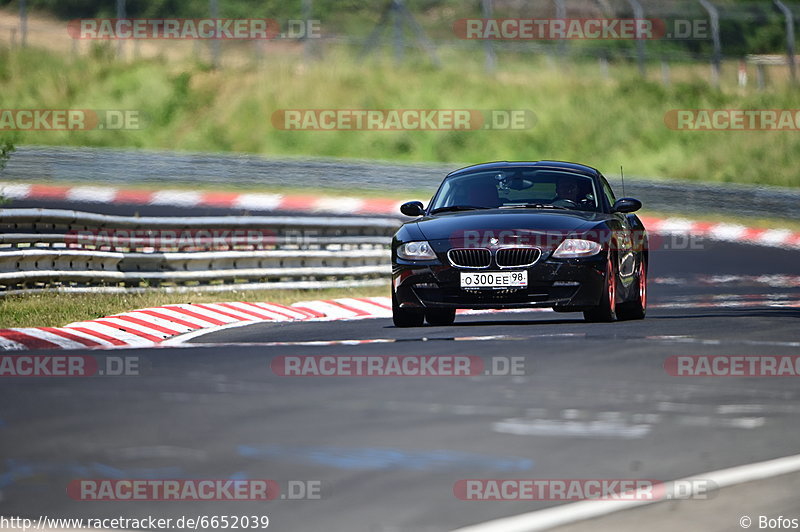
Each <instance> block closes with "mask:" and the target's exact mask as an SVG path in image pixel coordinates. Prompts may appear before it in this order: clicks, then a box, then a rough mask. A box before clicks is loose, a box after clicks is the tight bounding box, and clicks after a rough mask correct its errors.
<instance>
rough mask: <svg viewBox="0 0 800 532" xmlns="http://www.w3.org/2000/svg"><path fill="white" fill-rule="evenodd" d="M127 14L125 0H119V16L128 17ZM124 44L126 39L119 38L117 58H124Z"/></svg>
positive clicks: (119, 17)
mask: <svg viewBox="0 0 800 532" xmlns="http://www.w3.org/2000/svg"><path fill="white" fill-rule="evenodd" d="M126 17H127V14H126V12H125V0H117V18H118V19H121V18H126ZM124 44H125V41H124V40H123V39H117V58H118V59H122V56H123V55H124Z"/></svg>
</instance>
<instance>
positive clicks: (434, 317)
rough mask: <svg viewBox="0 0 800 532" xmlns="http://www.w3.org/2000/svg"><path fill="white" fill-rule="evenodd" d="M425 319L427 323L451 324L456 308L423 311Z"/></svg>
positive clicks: (454, 317)
mask: <svg viewBox="0 0 800 532" xmlns="http://www.w3.org/2000/svg"><path fill="white" fill-rule="evenodd" d="M425 321H427V322H428V324H429V325H452V324H453V322H454V321H456V309H454V308H437V309H428V310H426V311H425Z"/></svg>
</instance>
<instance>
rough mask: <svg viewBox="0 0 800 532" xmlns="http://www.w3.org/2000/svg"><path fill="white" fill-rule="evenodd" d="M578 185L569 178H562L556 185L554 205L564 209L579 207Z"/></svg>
mask: <svg viewBox="0 0 800 532" xmlns="http://www.w3.org/2000/svg"><path fill="white" fill-rule="evenodd" d="M578 204H579V199H578V183H577V182H576V181H575V180H574V179H571V178H569V177H562V178H561V179H559V180H558V182H557V183H556V198H555V199H554V200H553V205H561V206H563V207H572V208H576V207H578Z"/></svg>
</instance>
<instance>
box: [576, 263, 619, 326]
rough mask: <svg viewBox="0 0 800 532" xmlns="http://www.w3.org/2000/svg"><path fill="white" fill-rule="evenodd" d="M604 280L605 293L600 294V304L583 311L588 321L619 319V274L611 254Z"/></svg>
mask: <svg viewBox="0 0 800 532" xmlns="http://www.w3.org/2000/svg"><path fill="white" fill-rule="evenodd" d="M604 281H605V282H604V283H603V284H604V286H603V293H602V294H601V296H600V304H599V305H597V306H596V307H595V308H592V309H589V310H584V311H583V318H584V319H585V320H586V321H591V322H600V321H603V322H608V321H614V320H616V319H617V275H616V271H615V269H614V261H613V260H612V258H611V254H609V255H608V264H606V275H605V280H604Z"/></svg>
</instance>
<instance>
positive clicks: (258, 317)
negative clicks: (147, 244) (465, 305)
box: [0, 297, 550, 350]
mask: <svg viewBox="0 0 800 532" xmlns="http://www.w3.org/2000/svg"><path fill="white" fill-rule="evenodd" d="M536 310H539V311H550V309H526V311H528V312H530V311H536ZM458 312H459V314H482V313H487V312H498V311H474V310H473V311H470V310H459V311H458ZM391 316H392V306H391V298H389V297H363V298H341V299H328V300H312V301H300V302H298V303H294V304H292V305H288V306H287V305H279V304H277V303H248V302H243V301H238V302H230V303H193V304H175V305H164V306H161V307H154V308H146V309H138V310H133V311H131V312H124V313H122V314H114V315H112V316H106V317H104V318H99V319H96V320H91V321H82V322H76V323H70V324H69V325H66V326H64V327H19V328H12V329H0V350H26V349H87V348H96V349H109V348H119V347H152V346H156V345H159V344H162V343H164V342H166V341H167V340H170V342H169V344H170V345H174V344H176V343H181V342H182V341H185V340H188V339H190V338H194V337H197V336H200V335H202V334H206V333H208V332H211V331H212V330H214V331H216V330H220V329H223V328H230V327H240V326H243V325H249V324H251V323H253V322H268V321H276V322H279V321H304V320H315V321H332V320H342V319H347V320H353V319H366V318H390V317H391Z"/></svg>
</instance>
